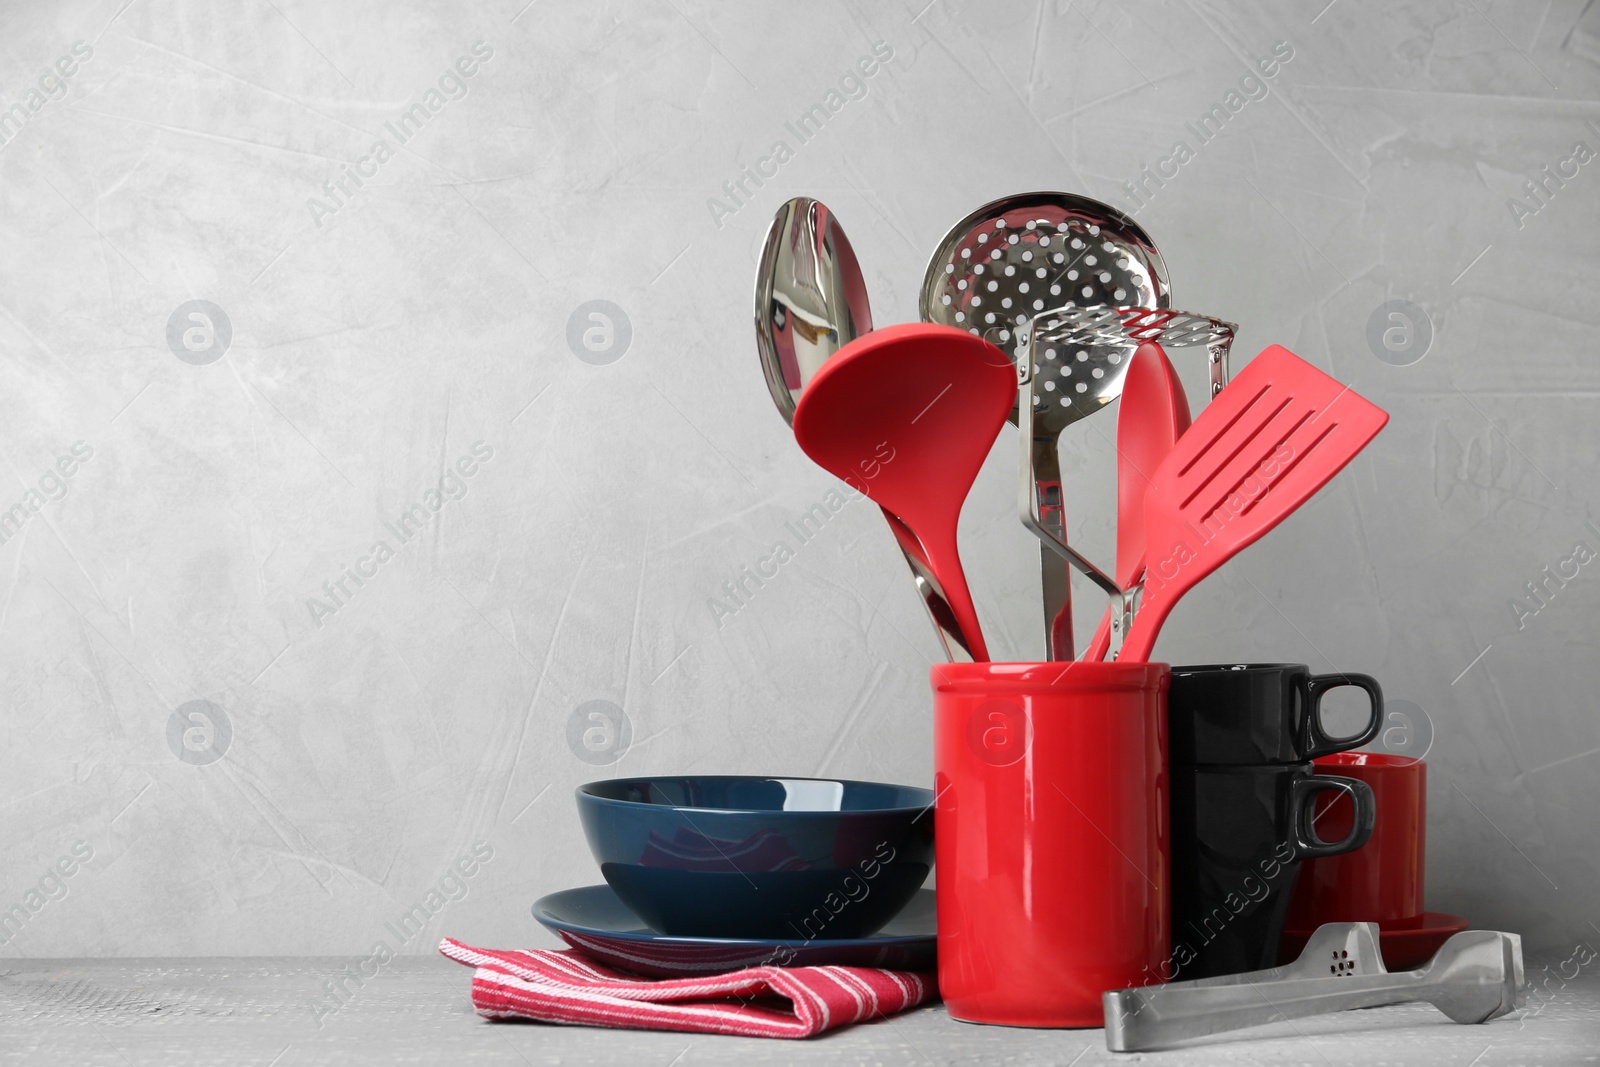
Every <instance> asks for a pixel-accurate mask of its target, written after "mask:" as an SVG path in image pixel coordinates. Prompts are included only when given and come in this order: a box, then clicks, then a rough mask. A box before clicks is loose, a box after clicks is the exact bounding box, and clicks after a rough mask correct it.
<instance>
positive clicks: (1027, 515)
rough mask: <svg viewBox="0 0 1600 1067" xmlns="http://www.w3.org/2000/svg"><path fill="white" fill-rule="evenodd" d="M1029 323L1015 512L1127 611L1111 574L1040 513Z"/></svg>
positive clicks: (1021, 346)
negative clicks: (1035, 459) (1062, 534)
mask: <svg viewBox="0 0 1600 1067" xmlns="http://www.w3.org/2000/svg"><path fill="white" fill-rule="evenodd" d="M1029 326H1030V324H1029V323H1026V322H1024V323H1021V324H1019V325H1018V326H1017V430H1018V436H1019V437H1020V439H1021V442H1022V447H1021V449H1020V451H1021V455H1022V466H1021V471H1020V473H1019V477H1018V484H1017V515H1018V517H1019V518H1020V519H1021V520H1022V525H1024V526H1026V527H1027V528H1028V530H1029V532H1030V533H1032V534H1033V535H1034V536H1035V537H1037V538H1038V539H1039V540H1040V541H1041V542H1042V543H1043V544H1044V545H1046V546H1047V547H1049V548H1050V549H1051V550H1053V551H1054V552H1055V553H1056V554H1057V555H1059V556H1060V557H1061V558H1062V559H1064V560H1066V561H1067V562H1068V563H1070V564H1072V565H1073V566H1074V567H1076V568H1077V569H1078V570H1079V571H1080V572H1082V573H1083V574H1084V576H1086V577H1087V578H1088V579H1089V580H1090V581H1091V582H1093V583H1094V584H1095V585H1097V586H1099V587H1100V589H1101V590H1102V591H1104V592H1105V594H1106V595H1107V596H1109V597H1111V600H1112V603H1113V605H1114V606H1115V607H1116V609H1117V611H1118V612H1119V613H1120V614H1122V615H1124V616H1125V615H1126V614H1127V597H1126V596H1125V595H1124V593H1123V591H1122V589H1121V587H1120V586H1118V585H1117V583H1116V582H1114V581H1112V580H1111V577H1110V576H1109V575H1107V574H1106V573H1105V571H1102V570H1101V569H1100V568H1099V567H1096V566H1095V565H1094V564H1093V563H1090V562H1089V561H1088V560H1087V559H1085V558H1084V557H1083V556H1081V555H1080V554H1079V553H1078V552H1077V550H1075V549H1074V548H1073V547H1072V546H1071V545H1069V544H1067V542H1066V540H1065V539H1064V538H1063V537H1062V536H1061V535H1060V534H1059V533H1057V532H1056V531H1054V530H1052V529H1050V528H1049V527H1048V526H1047V525H1045V522H1044V520H1043V518H1042V517H1041V515H1040V512H1039V495H1038V482H1037V479H1036V473H1037V471H1036V468H1035V465H1034V440H1033V342H1032V336H1033V335H1032V332H1031V330H1030V329H1029Z"/></svg>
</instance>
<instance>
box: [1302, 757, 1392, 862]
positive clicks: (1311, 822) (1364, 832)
mask: <svg viewBox="0 0 1600 1067" xmlns="http://www.w3.org/2000/svg"><path fill="white" fill-rule="evenodd" d="M1328 792H1333V793H1342V794H1343V795H1345V796H1347V797H1349V798H1350V803H1351V804H1353V805H1355V809H1356V811H1355V817H1354V818H1353V819H1351V820H1350V832H1349V833H1347V834H1345V835H1344V839H1343V840H1342V841H1324V840H1323V839H1322V838H1321V837H1319V836H1318V835H1317V828H1316V825H1315V819H1316V807H1317V795H1318V794H1320V793H1328ZM1290 804H1291V805H1292V810H1293V812H1294V820H1293V821H1292V822H1291V823H1290V842H1289V844H1290V845H1291V846H1293V848H1294V850H1295V857H1294V858H1295V859H1297V860H1308V859H1315V858H1316V857H1318V856H1338V855H1341V854H1343V853H1346V852H1354V851H1355V850H1356V849H1358V848H1360V847H1361V846H1362V845H1364V844H1366V843H1367V839H1368V838H1370V837H1371V836H1372V827H1373V826H1374V825H1375V824H1376V823H1377V821H1378V802H1377V800H1376V798H1375V797H1373V795H1372V787H1371V786H1370V785H1368V784H1367V783H1366V782H1362V781H1358V780H1357V779H1355V778H1344V777H1341V776H1340V775H1336V774H1314V775H1312V776H1311V777H1309V778H1301V779H1300V780H1298V781H1296V782H1295V783H1294V786H1293V789H1292V791H1291V793H1290Z"/></svg>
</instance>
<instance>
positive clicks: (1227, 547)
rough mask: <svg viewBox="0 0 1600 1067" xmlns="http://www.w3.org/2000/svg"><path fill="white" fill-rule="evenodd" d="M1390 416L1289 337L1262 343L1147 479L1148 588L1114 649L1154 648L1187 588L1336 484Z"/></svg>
mask: <svg viewBox="0 0 1600 1067" xmlns="http://www.w3.org/2000/svg"><path fill="white" fill-rule="evenodd" d="M1388 421H1389V416H1388V414H1387V413H1386V412H1384V411H1383V409H1381V408H1379V407H1378V406H1377V405H1375V404H1373V403H1372V402H1371V401H1369V400H1367V399H1365V398H1364V397H1361V396H1359V395H1357V394H1356V393H1354V392H1352V391H1351V390H1350V389H1349V388H1348V387H1347V386H1344V385H1340V384H1339V382H1337V381H1335V380H1334V379H1333V378H1330V377H1328V376H1327V375H1326V374H1324V373H1322V372H1321V371H1320V370H1318V369H1317V368H1315V367H1313V366H1312V365H1311V364H1309V363H1307V362H1306V361H1305V360H1303V359H1301V358H1300V357H1299V356H1297V355H1295V354H1294V353H1293V352H1290V351H1289V350H1288V349H1287V348H1283V347H1281V346H1279V345H1271V346H1269V347H1268V348H1266V349H1264V350H1262V352H1261V354H1260V355H1259V356H1257V357H1256V358H1255V359H1253V360H1251V361H1250V363H1249V365H1248V366H1246V367H1245V369H1244V370H1243V371H1241V372H1240V373H1239V375H1238V376H1237V377H1235V378H1234V380H1233V381H1232V382H1231V383H1230V384H1229V385H1228V386H1227V388H1225V389H1223V390H1222V392H1221V393H1219V394H1218V395H1217V397H1216V399H1214V400H1213V401H1211V404H1210V405H1209V406H1208V407H1207V408H1206V409H1205V410H1204V411H1202V412H1201V413H1200V417H1199V418H1197V419H1196V420H1195V422H1194V425H1193V426H1191V427H1190V428H1189V432H1188V433H1186V434H1184V435H1183V437H1182V438H1181V439H1179V441H1178V444H1177V447H1175V448H1174V449H1173V450H1172V453H1171V454H1170V455H1168V456H1167V458H1166V460H1165V461H1163V462H1162V464H1161V466H1160V467H1159V468H1157V470H1156V472H1155V474H1154V475H1153V476H1152V477H1151V479H1150V488H1149V490H1148V491H1147V492H1146V494H1145V502H1144V515H1145V518H1144V523H1145V537H1146V545H1147V548H1146V569H1145V588H1144V595H1143V600H1142V603H1141V604H1140V605H1139V608H1138V613H1137V614H1136V615H1135V616H1134V620H1133V624H1132V625H1131V626H1129V627H1128V635H1127V639H1126V640H1125V641H1124V642H1123V645H1122V649H1121V651H1120V652H1119V653H1118V657H1117V658H1118V659H1119V660H1122V661H1124V662H1136V661H1142V660H1146V659H1148V658H1149V656H1150V650H1151V648H1152V647H1153V646H1154V645H1155V641H1156V635H1157V634H1158V633H1160V631H1161V624H1162V623H1164V622H1165V621H1166V619H1167V615H1168V614H1169V613H1170V612H1171V611H1172V607H1173V605H1174V604H1176V603H1177V602H1178V599H1179V598H1180V597H1182V596H1183V594H1185V593H1187V592H1188V591H1189V590H1190V589H1193V588H1194V587H1195V586H1196V585H1198V584H1199V583H1200V581H1201V580H1202V579H1204V578H1205V577H1206V576H1207V575H1209V574H1211V572H1212V571H1215V570H1216V569H1217V568H1218V567H1220V566H1222V565H1223V564H1224V563H1226V562H1227V561H1228V560H1230V559H1232V558H1233V556H1234V554H1235V553H1237V552H1238V551H1239V550H1240V549H1242V548H1245V547H1246V546H1248V545H1252V544H1254V543H1255V542H1256V540H1257V539H1258V538H1260V537H1261V535H1262V534H1264V533H1266V532H1267V531H1268V530H1270V529H1272V528H1273V527H1274V526H1276V525H1278V523H1280V522H1282V521H1283V520H1284V519H1285V518H1286V517H1287V516H1288V515H1290V514H1291V513H1292V512H1294V510H1295V509H1297V508H1298V507H1300V505H1301V504H1304V503H1305V502H1306V501H1307V500H1309V499H1310V498H1311V496H1312V495H1313V494H1315V493H1316V491H1317V490H1318V489H1321V488H1322V487H1323V486H1324V485H1326V484H1328V480H1329V479H1330V478H1332V477H1333V476H1334V475H1335V474H1338V473H1339V471H1340V470H1342V469H1343V468H1344V465H1345V464H1347V463H1349V462H1350V461H1351V460H1352V459H1354V458H1355V456H1356V453H1358V452H1360V451H1361V450H1362V449H1363V448H1365V447H1366V445H1367V442H1368V441H1371V440H1372V439H1373V438H1374V437H1376V436H1377V434H1378V431H1379V430H1381V429H1383V426H1384V424H1385V423H1386V422H1388Z"/></svg>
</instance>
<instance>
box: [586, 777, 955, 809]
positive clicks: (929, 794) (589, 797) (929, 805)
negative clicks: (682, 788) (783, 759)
mask: <svg viewBox="0 0 1600 1067" xmlns="http://www.w3.org/2000/svg"><path fill="white" fill-rule="evenodd" d="M684 779H696V780H699V781H722V782H771V781H788V782H837V783H839V784H840V785H844V786H852V785H860V786H873V787H877V788H889V789H902V790H907V791H909V792H913V793H917V794H920V795H923V796H925V797H926V798H927V799H926V802H925V803H918V804H902V805H899V806H897V807H890V808H845V809H838V810H834V811H784V810H783V809H782V808H716V807H695V806H694V805H690V804H652V803H648V802H644V801H638V800H618V799H617V798H615V797H603V796H599V795H598V794H595V793H592V792H590V790H591V789H593V788H596V787H598V786H604V785H614V784H616V783H619V782H656V781H668V780H670V781H682V780H684ZM573 793H574V794H575V795H576V796H577V798H578V800H579V802H584V801H588V802H591V803H596V804H615V805H617V806H618V807H623V808H635V809H638V810H640V811H690V812H712V813H716V814H724V815H761V816H772V815H781V816H785V817H793V818H797V817H800V816H808V815H809V816H826V817H830V818H837V817H838V816H841V815H894V814H901V813H904V812H911V811H915V812H917V813H918V816H917V817H918V818H921V817H922V814H923V813H926V812H928V811H932V810H933V806H934V803H935V801H936V800H937V799H938V798H937V796H936V795H935V794H934V791H933V790H932V789H929V788H927V787H926V786H920V785H900V784H898V783H896V782H869V781H866V780H864V779H860V778H812V777H809V776H807V775H802V774H632V775H628V776H626V777H623V778H604V779H601V780H600V781H597V782H585V783H583V784H582V785H580V786H578V787H577V788H576V789H574V790H573Z"/></svg>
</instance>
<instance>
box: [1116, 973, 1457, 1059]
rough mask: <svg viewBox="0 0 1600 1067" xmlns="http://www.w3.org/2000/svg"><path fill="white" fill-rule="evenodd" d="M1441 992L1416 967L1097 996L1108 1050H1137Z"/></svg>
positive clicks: (1438, 985) (1153, 988)
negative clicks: (1391, 971)
mask: <svg viewBox="0 0 1600 1067" xmlns="http://www.w3.org/2000/svg"><path fill="white" fill-rule="evenodd" d="M1443 991H1444V990H1443V983H1440V982H1436V981H1432V980H1429V979H1426V978H1423V977H1422V976H1421V975H1420V974H1419V973H1418V972H1403V973H1399V974H1372V975H1352V976H1349V977H1342V978H1336V977H1330V978H1301V979H1295V980H1291V981H1286V982H1270V983H1269V982H1257V983H1250V984H1247V985H1232V986H1210V987H1207V988H1205V989H1182V990H1171V989H1169V990H1164V989H1162V987H1161V986H1149V987H1147V988H1142V989H1121V990H1117V991H1116V992H1114V993H1107V994H1105V997H1104V1001H1103V1002H1104V1005H1105V1013H1106V1047H1107V1048H1108V1049H1110V1050H1111V1051H1112V1052H1137V1051H1141V1050H1145V1049H1152V1048H1160V1047H1162V1046H1165V1045H1170V1044H1173V1043H1175V1042H1178V1041H1183V1040H1186V1039H1188V1038H1192V1037H1204V1036H1205V1035H1207V1034H1220V1033H1224V1032H1226V1031H1229V1030H1242V1029H1244V1028H1245V1027H1249V1026H1265V1025H1266V1024H1268V1023H1274V1022H1280V1021H1282V1020H1284V1019H1304V1018H1306V1017H1307V1016H1311V1015H1323V1014H1326V1013H1328V1012H1335V1011H1348V1010H1350V1009H1352V1008H1377V1007H1382V1006H1384V1005H1386V1004H1405V1003H1408V1002H1410V1001H1414V1000H1430V1001H1431V1000H1432V998H1433V997H1434V996H1436V995H1438V994H1439V993H1441V992H1443Z"/></svg>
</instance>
